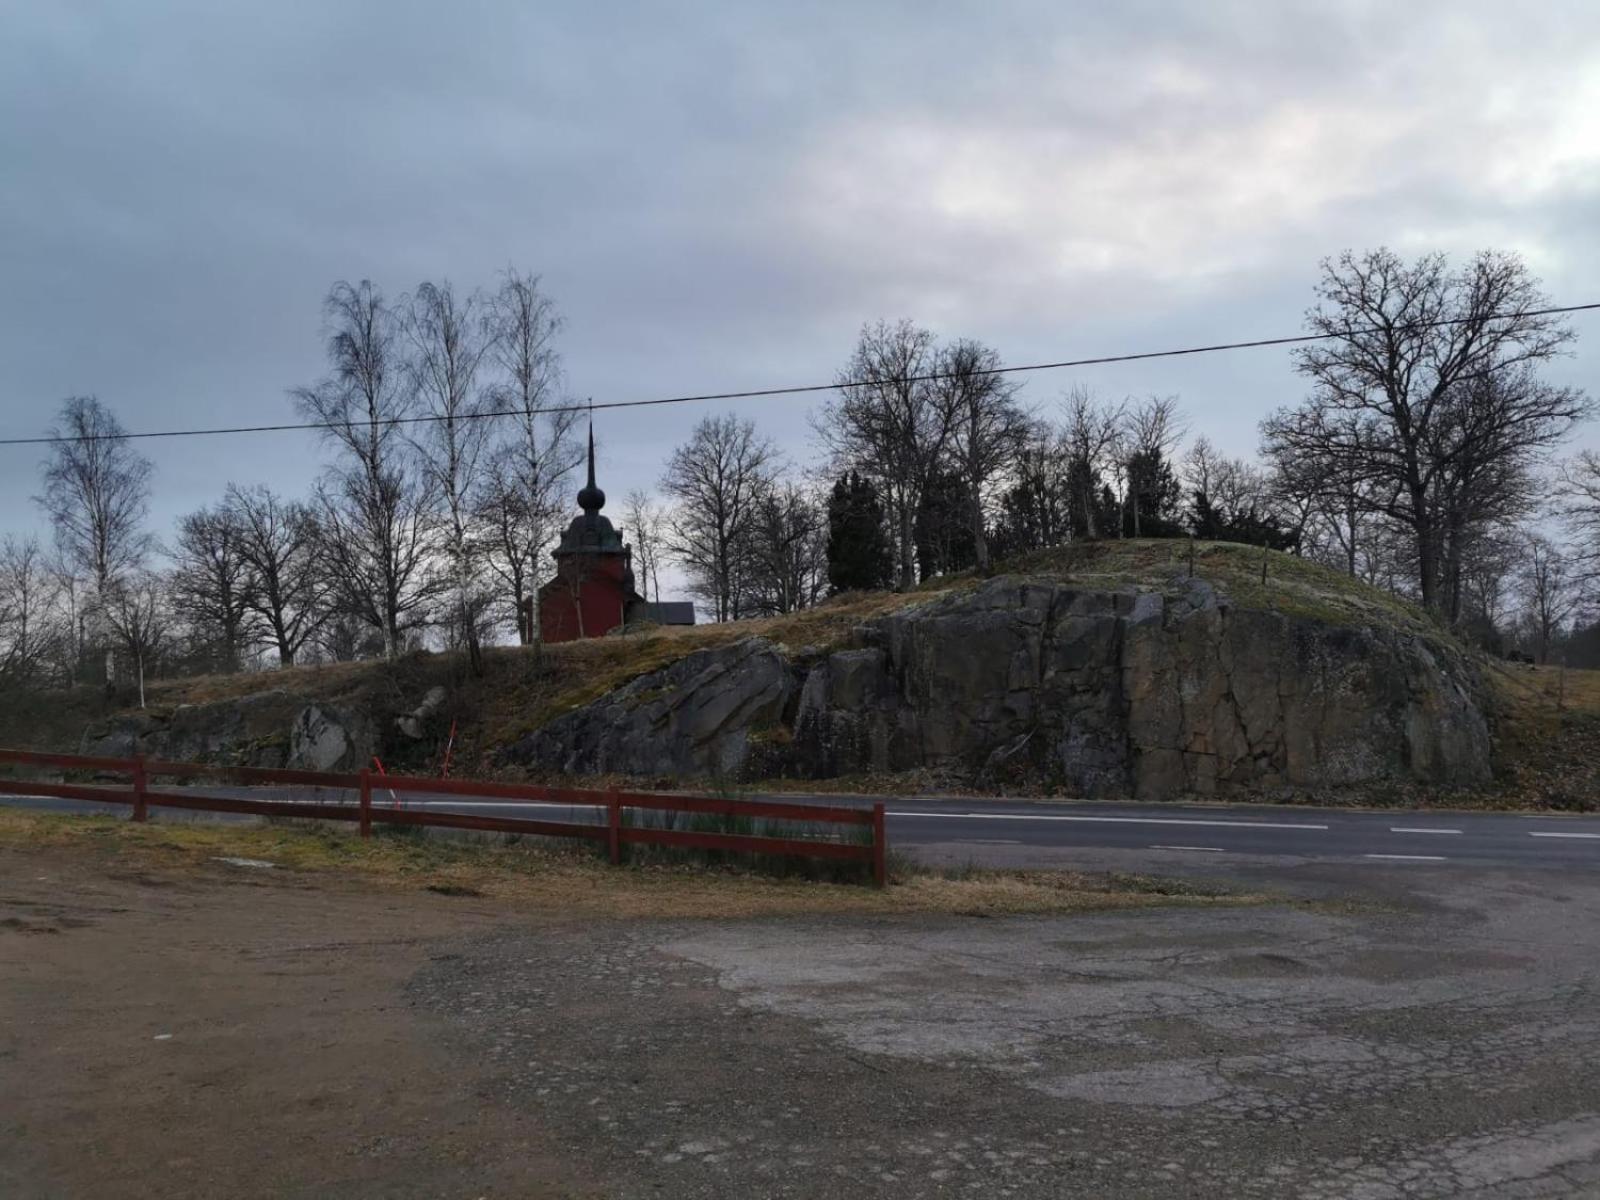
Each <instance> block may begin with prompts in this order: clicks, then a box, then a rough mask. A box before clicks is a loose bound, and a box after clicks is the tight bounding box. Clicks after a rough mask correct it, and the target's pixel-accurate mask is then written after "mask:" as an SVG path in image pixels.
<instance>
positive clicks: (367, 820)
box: [361, 767, 372, 838]
mask: <svg viewBox="0 0 1600 1200" xmlns="http://www.w3.org/2000/svg"><path fill="white" fill-rule="evenodd" d="M361 836H362V837H364V838H369V837H371V836H372V772H371V771H370V770H368V769H367V768H366V767H362V768H361Z"/></svg>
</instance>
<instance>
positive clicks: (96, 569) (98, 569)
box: [35, 396, 154, 687]
mask: <svg viewBox="0 0 1600 1200" xmlns="http://www.w3.org/2000/svg"><path fill="white" fill-rule="evenodd" d="M50 436H51V437H52V438H55V439H57V440H56V441H55V442H53V443H52V445H51V448H50V457H49V458H48V459H47V460H46V461H45V464H44V493H43V495H41V496H38V497H35V503H37V504H39V505H40V506H41V507H42V508H43V509H44V511H45V513H46V514H47V515H48V516H49V518H50V522H51V524H52V526H54V529H55V537H56V545H57V547H58V548H59V550H60V552H61V556H62V558H63V559H64V560H66V561H67V562H70V563H71V564H72V566H73V567H74V569H75V570H77V571H79V572H81V573H82V574H83V576H84V577H85V579H86V580H87V582H88V585H89V595H88V596H87V597H86V600H87V604H86V605H85V616H86V617H88V618H90V619H91V621H103V620H104V619H105V607H106V598H107V596H108V595H109V594H110V592H111V591H112V590H113V589H114V588H115V586H116V584H117V581H118V580H120V579H121V578H122V577H123V576H124V575H126V574H127V573H128V572H130V571H133V570H136V569H138V568H139V566H140V565H141V564H142V563H143V562H144V560H145V559H146V557H148V555H149V553H150V550H151V547H152V546H153V544H154V539H153V538H152V537H151V535H150V534H149V533H147V532H145V531H144V529H143V528H142V525H143V523H144V519H145V516H146V514H147V512H148V511H149V502H150V475H151V472H152V470H153V468H152V467H151V465H150V460H149V459H147V458H144V457H143V456H141V455H140V454H138V453H137V452H136V451H134V449H133V447H132V446H131V445H130V444H129V442H128V440H127V435H126V433H125V431H124V430H123V428H122V425H121V423H120V422H119V421H118V420H117V418H116V416H115V415H114V414H113V413H112V412H111V410H110V409H108V408H106V407H105V406H104V405H103V404H101V403H100V401H99V400H97V399H96V398H95V397H93V396H73V397H72V398H70V399H68V400H66V401H64V402H63V403H62V405H61V411H60V414H59V415H58V417H57V420H56V423H55V425H53V426H52V427H51V429H50ZM105 664H106V665H105V683H106V686H107V687H109V686H110V685H111V681H112V660H111V656H110V654H109V652H108V653H107V655H106V659H105Z"/></svg>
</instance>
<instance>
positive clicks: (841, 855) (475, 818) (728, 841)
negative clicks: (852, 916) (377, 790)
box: [0, 749, 888, 887]
mask: <svg viewBox="0 0 1600 1200" xmlns="http://www.w3.org/2000/svg"><path fill="white" fill-rule="evenodd" d="M6 763H9V764H13V765H15V766H22V767H49V768H57V769H62V770H70V771H88V772H92V773H94V774H96V775H124V776H127V778H128V784H127V785H125V786H121V787H118V786H107V785H105V784H78V783H49V782H45V781H43V780H32V779H0V795H9V796H49V797H54V798H58V799H64V800H89V801H93V802H95V803H97V804H120V805H130V806H132V809H133V819H134V820H135V821H143V820H145V819H146V817H147V815H148V813H149V810H150V808H151V807H157V808H186V809H193V810H197V811H201V812H226V813H246V814H251V815H255V816H264V817H308V818H315V819H316V820H321V821H354V822H357V823H358V824H359V826H360V831H361V836H362V837H369V836H371V833H372V825H373V823H374V822H375V821H376V822H380V823H384V824H389V825H412V826H433V827H436V828H441V829H476V830H484V831H490V832H495V833H521V834H530V835H533V836H537V837H570V838H586V839H588V840H591V841H596V842H604V843H605V844H606V849H607V852H608V854H609V856H610V858H611V861H612V862H613V863H620V862H621V861H622V847H623V846H625V845H643V846H684V847H692V848H695V849H703V850H731V851H735V852H738V853H744V854H772V855H793V856H796V857H811V858H832V859H845V860H853V861H858V862H870V863H871V864H872V878H873V882H874V883H876V884H877V886H879V887H882V886H883V885H884V884H885V882H887V879H888V869H887V861H886V860H887V854H888V845H887V839H886V837H885V832H884V819H883V804H882V803H881V802H880V803H877V804H874V805H873V806H872V807H871V808H852V807H848V806H845V805H821V804H784V803H769V802H766V801H750V800H724V799H718V798H716V797H711V796H677V795H672V794H669V793H655V792H629V791H618V790H616V789H612V790H611V791H596V790H591V789H584V788H557V787H546V786H544V785H542V784H535V783H497V782H493V781H490V780H479V779H428V778H425V777H422V776H412V775H384V776H382V777H381V779H380V786H381V787H383V788H386V789H388V790H389V791H392V792H394V793H396V794H400V793H406V794H412V795H416V794H423V795H432V796H460V797H464V798H470V799H471V800H472V801H474V802H475V803H479V804H482V803H489V804H494V803H504V804H563V805H580V806H586V807H593V808H601V809H604V810H605V813H606V820H605V823H604V824H599V823H588V824H586V823H583V822H578V821H543V820H532V819H529V818H525V817H499V816H483V815H479V814H476V813H455V812H428V811H425V810H422V809H409V808H407V809H400V808H388V807H384V806H381V805H380V806H379V807H378V808H377V809H374V808H373V806H372V782H373V777H372V774H371V772H369V771H366V770H363V771H361V772H360V773H359V774H355V775H341V774H334V773H330V772H326V771H280V770H271V769H267V768H264V767H228V766H218V765H213V764H210V763H185V762H164V761H162V760H160V759H146V758H145V757H144V756H142V755H140V756H137V757H134V758H95V757H90V756H86V755H81V754H37V753H34V752H33V751H31V750H3V749H0V764H6ZM152 777H156V778H167V779H213V780H220V781H223V782H228V783H236V784H242V785H245V786H247V787H257V786H266V785H272V786H281V785H284V784H290V785H299V786H302V787H325V788H339V789H343V790H345V791H348V792H353V793H354V794H355V799H354V802H353V803H325V802H322V801H320V800H317V801H310V800H307V801H301V800H259V799H246V798H243V797H238V796H219V795H208V794H206V793H205V792H204V790H203V789H202V788H194V787H185V788H183V789H181V790H171V789H159V788H152V787H151V786H150V779H151V778H152ZM629 811H635V812H639V811H657V812H679V813H709V814H712V815H715V816H724V817H746V818H749V819H751V820H753V821H794V822H805V823H808V824H821V825H837V826H840V827H842V828H843V830H844V831H845V832H848V829H849V827H850V826H869V827H870V828H871V831H872V838H871V841H870V842H852V841H839V840H828V839H824V838H816V837H788V836H767V835H761V834H743V833H708V832H701V831H698V830H682V829H653V828H649V827H647V826H642V825H630V824H627V823H625V821H624V818H623V814H624V813H626V812H629Z"/></svg>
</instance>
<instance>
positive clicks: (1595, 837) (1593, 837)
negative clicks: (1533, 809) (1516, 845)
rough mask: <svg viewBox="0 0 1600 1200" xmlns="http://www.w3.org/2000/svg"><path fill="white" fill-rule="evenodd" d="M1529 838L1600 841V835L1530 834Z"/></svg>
mask: <svg viewBox="0 0 1600 1200" xmlns="http://www.w3.org/2000/svg"><path fill="white" fill-rule="evenodd" d="M1528 836H1529V837H1554V838H1583V839H1585V840H1587V841H1595V840H1600V833H1546V832H1542V831H1541V832H1539V833H1530V834H1529V835H1528Z"/></svg>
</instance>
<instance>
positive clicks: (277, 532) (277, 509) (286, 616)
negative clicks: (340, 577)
mask: <svg viewBox="0 0 1600 1200" xmlns="http://www.w3.org/2000/svg"><path fill="white" fill-rule="evenodd" d="M223 504H224V507H225V509H226V511H227V513H228V516H229V519H230V520H231V521H232V523H233V526H234V528H235V530H236V531H237V538H238V541H237V549H238V554H239V556H240V557H241V558H242V559H243V560H244V561H245V562H246V563H247V564H249V568H250V573H251V580H250V582H251V586H250V587H249V588H248V589H247V590H246V592H245V603H246V604H247V605H248V606H249V607H250V608H251V609H252V610H253V611H254V612H255V614H256V617H257V618H258V620H259V621H260V622H261V624H262V625H263V626H264V627H265V632H266V636H267V638H268V639H269V640H270V641H271V644H272V646H273V648H274V649H275V650H276V651H277V654H278V664H279V665H280V666H285V667H292V666H294V664H295V661H296V659H297V658H298V657H299V654H300V651H301V648H302V647H304V646H305V645H306V644H307V642H309V641H310V640H311V638H312V637H313V636H315V634H316V632H317V630H318V629H319V628H320V627H321V625H322V623H323V622H324V621H326V620H327V619H328V604H327V601H328V595H329V591H330V589H331V587H332V582H331V580H330V579H329V578H328V575H327V573H326V572H325V571H324V570H323V569H322V567H321V565H320V564H319V563H318V561H317V547H318V545H319V538H318V534H317V523H316V518H315V516H314V514H313V513H312V511H311V509H310V508H309V507H308V506H306V505H304V504H302V503H300V502H299V501H295V500H284V499H283V498H282V497H280V496H278V495H276V494H275V493H273V491H272V490H271V489H270V488H267V487H254V488H240V487H236V486H233V485H229V487H228V493H227V497H226V499H225V500H224V501H223Z"/></svg>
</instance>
